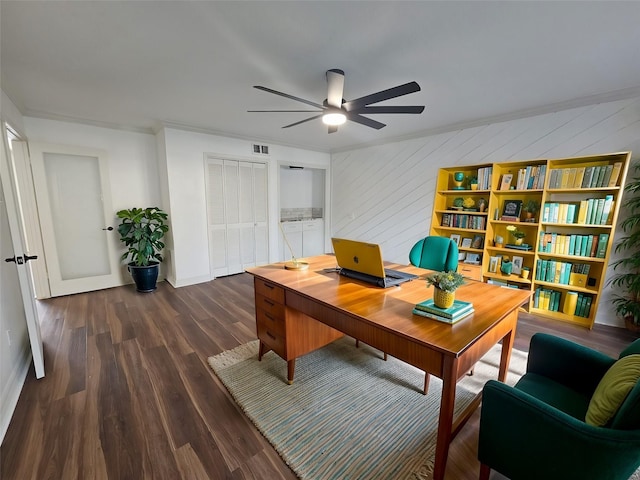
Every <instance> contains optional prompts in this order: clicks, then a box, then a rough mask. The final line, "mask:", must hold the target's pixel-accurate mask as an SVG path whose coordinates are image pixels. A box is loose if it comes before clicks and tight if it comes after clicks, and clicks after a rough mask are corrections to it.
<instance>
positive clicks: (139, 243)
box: [116, 207, 169, 292]
mask: <svg viewBox="0 0 640 480" xmlns="http://www.w3.org/2000/svg"><path fill="white" fill-rule="evenodd" d="M116 215H117V216H118V218H120V219H121V223H120V225H118V233H119V234H120V241H122V242H123V243H124V244H125V245H126V247H127V251H126V252H125V253H124V254H123V255H122V257H121V260H123V261H124V260H127V259H128V260H129V263H128V264H127V266H128V269H129V272H131V276H132V277H133V281H134V282H135V284H136V289H137V290H138V291H139V292H152V291H154V290H155V289H156V281H157V280H158V269H159V267H158V265H159V263H160V262H161V261H162V254H161V251H162V249H163V248H164V243H163V242H162V238H163V237H164V236H165V234H166V233H167V232H168V231H169V226H168V225H167V224H166V220H167V214H166V213H165V212H163V211H162V210H160V209H159V208H157V207H148V208H144V209H143V208H130V209H126V210H120V211H119V212H117V213H116Z"/></svg>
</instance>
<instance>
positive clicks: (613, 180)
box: [607, 162, 622, 187]
mask: <svg viewBox="0 0 640 480" xmlns="http://www.w3.org/2000/svg"><path fill="white" fill-rule="evenodd" d="M621 170H622V162H616V163H614V164H613V167H612V169H611V176H610V177H609V183H608V184H607V186H608V187H615V186H616V185H617V184H618V178H619V177H620V171H621Z"/></svg>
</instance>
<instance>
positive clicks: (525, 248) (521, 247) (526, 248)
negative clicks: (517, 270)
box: [505, 243, 533, 252]
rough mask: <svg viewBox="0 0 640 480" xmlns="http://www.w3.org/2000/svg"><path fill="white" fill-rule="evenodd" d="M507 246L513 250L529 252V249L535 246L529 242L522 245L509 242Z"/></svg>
mask: <svg viewBox="0 0 640 480" xmlns="http://www.w3.org/2000/svg"><path fill="white" fill-rule="evenodd" d="M505 247H506V248H511V249H513V250H523V251H525V252H528V251H529V250H533V247H532V246H531V245H529V244H528V243H523V244H522V245H516V244H515V243H507V244H506V245H505Z"/></svg>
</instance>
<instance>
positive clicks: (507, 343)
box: [498, 310, 518, 382]
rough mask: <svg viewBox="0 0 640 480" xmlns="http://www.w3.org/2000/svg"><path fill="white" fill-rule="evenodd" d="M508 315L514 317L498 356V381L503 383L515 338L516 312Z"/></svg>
mask: <svg viewBox="0 0 640 480" xmlns="http://www.w3.org/2000/svg"><path fill="white" fill-rule="evenodd" d="M510 315H512V316H514V317H515V319H514V321H513V329H512V330H511V331H510V332H509V333H507V334H506V335H505V336H504V338H503V339H502V352H501V354H500V369H499V370H498V380H499V381H501V382H504V381H505V380H506V379H507V373H508V371H509V362H510V361H511V350H512V349H513V343H514V341H515V338H516V322H517V319H518V311H517V310H516V311H514V312H512V313H511V314H510Z"/></svg>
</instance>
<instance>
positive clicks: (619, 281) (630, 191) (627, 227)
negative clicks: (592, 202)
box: [610, 163, 640, 327]
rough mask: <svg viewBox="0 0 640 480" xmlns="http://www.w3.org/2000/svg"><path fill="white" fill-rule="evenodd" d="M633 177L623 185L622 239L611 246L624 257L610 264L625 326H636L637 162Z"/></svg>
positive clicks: (639, 289) (639, 299)
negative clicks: (623, 213)
mask: <svg viewBox="0 0 640 480" xmlns="http://www.w3.org/2000/svg"><path fill="white" fill-rule="evenodd" d="M633 170H634V171H635V177H633V178H632V179H631V180H629V181H628V182H627V185H626V186H625V188H624V190H625V197H624V201H623V203H622V205H621V206H622V208H623V209H625V216H624V220H623V221H622V223H620V228H621V229H622V231H623V232H624V234H625V235H624V236H623V237H622V238H620V239H619V240H618V242H617V243H616V246H615V252H616V253H623V254H625V255H626V256H625V257H623V258H621V259H619V260H616V261H615V262H614V263H613V269H614V270H615V271H616V274H615V275H614V276H613V278H612V279H611V280H610V284H611V285H613V286H614V287H615V289H616V291H618V292H624V293H622V294H621V295H614V299H613V304H614V306H615V309H616V314H618V315H619V316H620V317H622V318H624V320H625V322H626V323H627V324H628V325H629V324H630V325H634V326H636V327H638V326H640V163H636V164H635V165H634V166H633Z"/></svg>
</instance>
